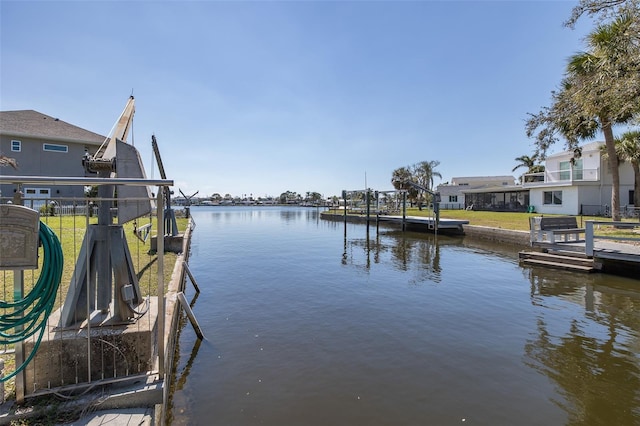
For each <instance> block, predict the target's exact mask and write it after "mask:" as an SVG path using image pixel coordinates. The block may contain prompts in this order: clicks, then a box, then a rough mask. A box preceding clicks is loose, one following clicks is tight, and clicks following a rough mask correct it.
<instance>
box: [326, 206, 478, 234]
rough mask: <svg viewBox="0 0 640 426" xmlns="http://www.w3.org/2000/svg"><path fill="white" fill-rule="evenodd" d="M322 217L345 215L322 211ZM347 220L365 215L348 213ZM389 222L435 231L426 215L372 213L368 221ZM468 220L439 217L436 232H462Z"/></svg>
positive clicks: (336, 219) (363, 219) (330, 218)
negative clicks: (403, 215)
mask: <svg viewBox="0 0 640 426" xmlns="http://www.w3.org/2000/svg"><path fill="white" fill-rule="evenodd" d="M322 217H323V218H324V219H329V220H335V221H338V220H345V215H344V213H342V212H337V213H333V212H326V211H325V212H322ZM346 220H347V221H348V222H359V223H363V222H367V216H366V215H365V214H348V215H347V216H346ZM376 222H379V223H390V224H394V225H400V226H402V224H403V222H404V224H405V225H406V226H407V227H411V228H415V229H418V230H421V231H425V230H426V231H431V232H434V231H435V218H434V217H426V216H405V217H404V219H403V217H402V215H388V214H379V215H376V214H372V215H370V216H369V223H373V224H375V223H376ZM468 223H469V221H468V220H457V219H443V218H440V221H439V222H438V232H444V233H449V234H462V233H464V229H463V227H462V226H463V225H467V224H468Z"/></svg>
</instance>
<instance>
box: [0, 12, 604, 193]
mask: <svg viewBox="0 0 640 426" xmlns="http://www.w3.org/2000/svg"><path fill="white" fill-rule="evenodd" d="M575 4H576V2H574V1H528V2H526V1H494V2H487V1H465V2H463V1H447V2H445V1H440V2H435V1H215V2H214V1H186V2H177V1H157V2H154V1H136V2H121V1H86V2H80V1H65V2H62V1H47V2H33V1H5V0H2V1H1V2H0V16H1V22H0V23H1V26H0V28H1V29H0V36H1V40H0V43H1V44H0V55H1V57H0V59H1V68H0V72H1V74H0V109H1V110H3V111H6V110H19V109H34V110H37V111H39V112H42V113H45V114H48V115H51V116H54V117H58V118H60V119H61V120H64V121H67V122H69V123H71V124H74V125H77V126H80V127H82V128H85V129H88V130H91V131H93V132H96V133H100V134H104V135H107V134H108V133H109V131H110V129H111V127H112V126H113V124H114V123H115V121H116V119H117V118H118V116H119V115H120V113H121V112H122V109H123V108H124V105H125V103H126V101H127V98H128V96H129V95H130V94H131V93H132V91H133V95H134V96H135V98H136V115H135V118H134V127H133V139H132V138H131V135H130V138H129V142H133V143H134V145H135V146H136V147H137V148H138V150H139V151H140V153H141V156H142V159H143V161H144V164H145V168H146V173H147V176H148V177H150V178H151V177H153V178H159V177H160V176H159V172H158V167H157V165H156V163H155V160H154V159H153V156H152V151H151V135H152V134H155V135H156V138H157V140H158V144H159V146H160V152H161V156H162V160H163V163H164V167H165V170H166V172H167V177H168V178H169V179H173V180H174V181H175V189H176V193H177V189H178V188H179V189H181V190H182V191H183V192H184V193H185V194H191V193H193V192H195V191H200V192H199V196H202V195H211V194H212V193H214V192H218V193H221V194H222V195H224V194H226V193H230V194H232V195H239V196H242V195H243V194H247V195H249V194H253V196H254V197H257V196H264V195H273V196H277V195H280V193H282V192H284V191H286V190H290V191H296V192H298V193H301V194H304V193H305V192H307V191H316V192H319V193H321V194H323V195H325V196H331V195H337V194H340V192H341V190H342V189H348V190H352V189H362V188H364V187H365V176H366V179H367V186H369V187H371V188H374V189H379V190H385V189H391V183H390V179H391V173H392V171H393V170H394V169H396V168H398V167H401V166H407V165H410V164H413V163H416V162H419V161H423V160H427V161H431V160H437V161H440V166H439V167H438V169H437V170H438V171H439V172H440V173H441V174H442V177H443V179H442V182H446V181H449V180H451V178H452V177H456V176H488V175H512V174H513V175H517V173H518V171H517V172H516V173H515V174H514V173H511V169H512V168H513V167H514V166H515V165H516V162H515V161H514V159H515V158H516V157H518V156H520V155H524V154H526V155H531V154H532V153H533V144H532V141H531V140H529V139H527V137H526V135H525V131H524V122H525V120H526V118H527V113H528V112H532V113H534V112H538V111H539V109H540V107H542V106H545V105H548V104H549V102H550V92H551V90H553V89H555V88H556V87H557V86H558V84H559V82H560V80H561V78H562V75H563V72H564V68H565V64H566V60H567V58H568V57H569V56H570V55H572V54H573V53H575V52H577V51H579V50H582V49H583V48H584V44H583V38H584V35H585V34H586V33H587V32H588V31H589V30H590V29H591V26H592V23H591V22H589V21H587V20H586V19H585V20H583V21H582V22H581V23H580V25H579V26H578V27H577V28H576V29H575V30H571V29H568V28H565V27H563V26H562V23H563V22H564V21H565V20H566V19H567V18H568V17H569V14H570V11H571V9H572V7H573V6H574V5H575ZM562 148H563V147H562V145H560V146H557V147H556V151H558V150H562ZM78 161H80V159H78ZM437 183H440V182H439V181H438V180H436V184H437Z"/></svg>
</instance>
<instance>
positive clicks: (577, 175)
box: [438, 142, 634, 216]
mask: <svg viewBox="0 0 640 426" xmlns="http://www.w3.org/2000/svg"><path fill="white" fill-rule="evenodd" d="M603 146H604V142H592V143H588V144H586V145H584V146H582V152H581V155H580V157H579V158H574V157H575V153H574V151H563V152H559V153H557V154H553V155H549V156H548V157H547V158H546V160H545V171H544V172H539V173H529V174H525V175H524V179H522V181H523V182H522V183H520V184H517V185H513V184H503V185H494V186H484V187H478V188H471V187H470V186H469V187H467V188H463V189H461V191H462V192H463V194H464V198H463V200H464V203H465V206H467V208H471V209H473V210H490V211H533V212H536V213H542V214H545V213H546V214H565V215H579V214H584V215H594V216H598V215H609V214H610V204H611V191H612V186H613V185H612V177H611V171H610V170H609V166H608V164H607V159H606V157H605V156H604V155H603V152H602V147H603ZM619 172H620V206H621V208H622V209H627V208H629V207H631V206H632V205H633V181H634V175H633V169H632V167H631V164H629V163H628V162H622V163H620V167H619ZM445 187H446V186H445ZM440 188H441V187H438V189H439V190H440ZM444 189H446V188H444ZM442 194H445V192H444V191H443V192H441V199H442V204H444V203H446V201H447V200H446V196H443V195H442ZM442 204H441V205H442Z"/></svg>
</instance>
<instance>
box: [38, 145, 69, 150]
mask: <svg viewBox="0 0 640 426" xmlns="http://www.w3.org/2000/svg"><path fill="white" fill-rule="evenodd" d="M42 150H43V151H51V152H69V147H68V146H67V145H56V144H54V143H43V144H42Z"/></svg>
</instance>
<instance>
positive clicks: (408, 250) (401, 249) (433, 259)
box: [342, 227, 442, 283]
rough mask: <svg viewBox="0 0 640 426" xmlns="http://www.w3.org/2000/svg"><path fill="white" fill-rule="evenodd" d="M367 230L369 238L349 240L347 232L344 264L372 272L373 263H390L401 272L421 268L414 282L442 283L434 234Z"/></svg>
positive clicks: (438, 246) (438, 248) (438, 245)
mask: <svg viewBox="0 0 640 426" xmlns="http://www.w3.org/2000/svg"><path fill="white" fill-rule="evenodd" d="M373 234H374V235H373V237H372V236H371V232H370V231H369V227H367V230H366V235H365V238H351V239H349V238H348V235H347V228H346V227H345V231H344V250H343V253H342V264H343V265H351V266H356V267H361V268H364V269H366V270H369V269H370V268H371V266H372V261H373V264H381V263H384V262H387V260H389V261H390V263H391V264H392V265H393V266H394V267H395V268H396V269H397V270H400V271H404V272H408V271H410V270H415V269H417V270H418V272H419V277H418V278H416V279H414V280H412V282H414V283H417V282H422V281H433V282H436V283H437V282H440V281H441V271H442V269H441V266H440V244H438V236H437V235H434V234H422V233H421V234H414V233H411V232H402V231H395V230H388V231H385V232H382V233H381V232H377V231H376V232H373Z"/></svg>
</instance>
